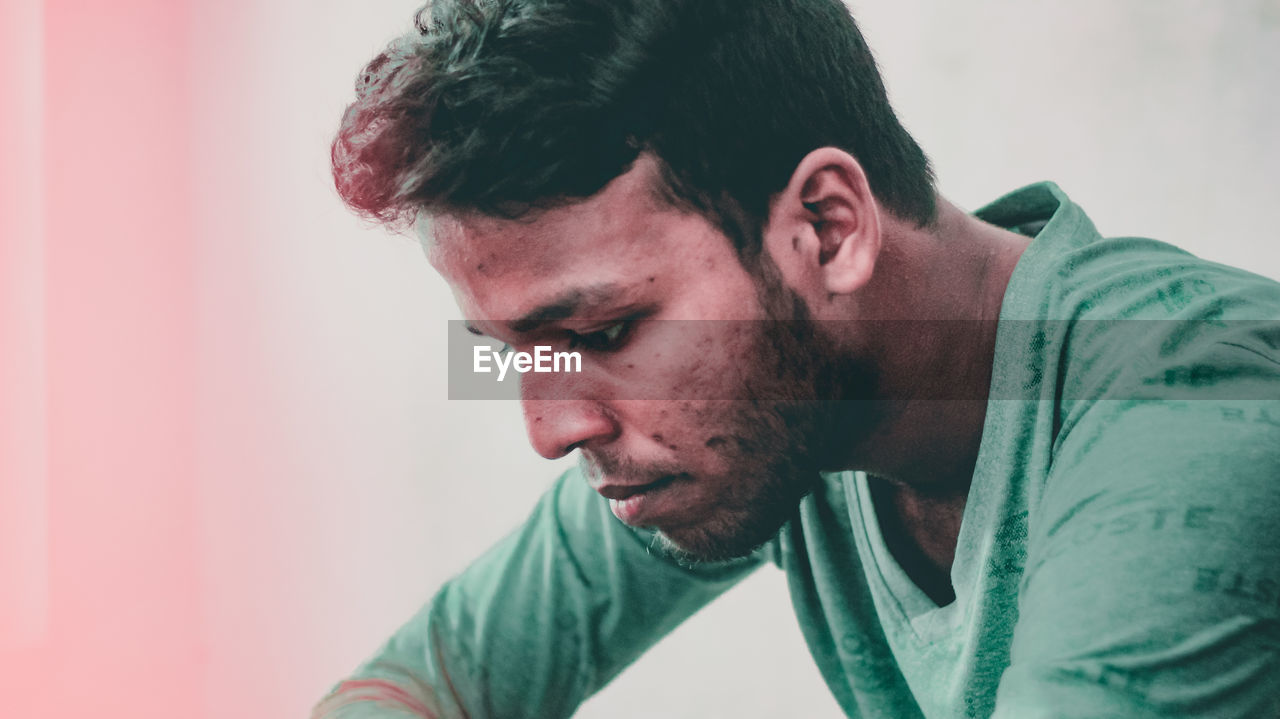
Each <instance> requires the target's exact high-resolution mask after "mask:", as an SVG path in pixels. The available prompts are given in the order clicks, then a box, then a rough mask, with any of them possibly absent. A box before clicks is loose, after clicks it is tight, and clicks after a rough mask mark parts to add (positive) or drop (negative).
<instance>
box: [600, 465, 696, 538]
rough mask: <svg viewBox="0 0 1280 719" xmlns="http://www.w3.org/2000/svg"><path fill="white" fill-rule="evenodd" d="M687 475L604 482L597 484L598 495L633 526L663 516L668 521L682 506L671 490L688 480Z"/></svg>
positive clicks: (647, 523)
mask: <svg viewBox="0 0 1280 719" xmlns="http://www.w3.org/2000/svg"><path fill="white" fill-rule="evenodd" d="M687 478H688V475H686V474H669V475H667V476H665V477H662V478H660V479H657V480H655V481H653V482H646V483H644V484H618V483H615V482H605V483H604V484H602V485H600V486H599V487H596V488H595V489H596V491H597V492H599V493H600V495H601V496H603V497H606V498H607V499H608V500H609V508H610V509H611V510H613V514H614V516H615V517H617V518H618V519H620V520H622V522H623V523H624V524H629V525H631V526H633V527H640V526H654V525H656V524H660V523H661V520H662V519H663V518H667V519H668V520H669V519H671V518H672V516H674V515H678V514H679V513H680V510H681V509H683V503H682V502H680V501H679V497H678V494H679V493H678V492H675V493H673V492H672V491H670V490H671V489H672V488H673V487H675V486H678V485H679V484H680V480H681V479H687Z"/></svg>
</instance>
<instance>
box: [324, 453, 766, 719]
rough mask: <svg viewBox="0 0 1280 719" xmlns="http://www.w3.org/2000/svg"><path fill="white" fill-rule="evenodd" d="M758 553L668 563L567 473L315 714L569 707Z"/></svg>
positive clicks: (408, 718) (439, 718)
mask: <svg viewBox="0 0 1280 719" xmlns="http://www.w3.org/2000/svg"><path fill="white" fill-rule="evenodd" d="M758 564H759V560H758V559H754V558H753V559H751V560H745V561H742V562H736V563H733V564H728V565H710V564H708V565H702V566H699V567H697V568H687V567H682V566H679V565H677V564H676V563H674V562H672V561H671V560H669V559H667V558H665V557H663V556H661V555H660V553H659V552H657V551H656V550H654V551H651V549H650V545H649V542H648V540H647V538H646V537H645V536H644V535H643V534H641V533H637V532H635V531H633V530H631V529H629V528H627V527H626V526H624V525H623V524H621V523H620V522H619V521H618V520H617V519H616V518H614V516H613V514H612V513H611V512H610V510H609V506H608V503H607V501H605V500H604V499H603V498H601V497H600V496H598V495H596V494H595V493H594V492H592V491H591V490H590V488H589V487H587V484H586V481H585V480H584V479H583V478H582V476H581V475H580V473H579V472H578V471H577V470H576V469H575V470H571V471H569V472H567V473H566V474H565V475H563V476H562V477H560V479H559V480H557V481H556V483H555V485H553V487H552V488H551V490H550V491H548V492H547V493H546V494H545V495H544V496H543V498H542V499H541V500H540V501H539V502H538V504H537V506H536V507H535V509H534V511H533V514H532V516H531V517H530V518H529V520H528V521H527V522H526V523H525V524H524V525H523V526H522V527H521V528H520V529H519V530H517V531H516V532H515V533H513V534H511V535H510V536H508V537H507V538H506V539H504V540H503V541H502V542H500V543H499V544H498V545H497V546H495V547H494V548H492V549H491V550H489V551H488V552H486V553H485V554H484V555H483V556H481V557H480V558H479V559H478V560H476V561H475V562H474V563H473V564H472V565H471V566H470V567H468V568H467V569H466V570H465V571H464V572H463V573H462V574H461V575H459V576H458V577H455V578H454V579H452V580H450V581H449V582H447V583H446V584H445V585H444V587H442V588H441V589H440V591H439V592H438V593H437V594H436V595H435V597H434V598H433V599H432V600H431V601H430V602H429V603H428V604H427V605H426V606H424V607H423V608H422V609H421V610H420V611H419V612H418V613H417V614H416V615H415V616H414V617H413V618H412V619H410V620H409V622H408V623H406V624H405V625H404V626H403V627H402V628H401V629H400V630H399V631H397V632H396V633H395V635H393V636H392V637H391V638H390V640H388V641H387V642H386V643H385V644H384V645H383V646H382V647H381V648H380V649H379V650H378V651H377V652H376V653H375V654H374V655H373V656H372V657H371V658H369V659H368V660H367V661H366V662H365V663H364V664H362V665H361V666H360V667H359V668H358V669H357V670H356V672H355V673H354V674H353V675H352V676H351V677H350V678H348V679H347V680H346V681H344V682H342V683H340V684H338V685H337V686H336V687H335V688H334V690H333V691H332V692H331V693H330V694H329V696H327V697H326V698H325V699H324V700H323V701H321V702H320V704H318V705H317V706H316V708H315V710H314V712H313V714H312V719H424V718H427V717H429V718H431V719H443V718H446V717H447V718H449V719H453V718H455V717H468V718H469V719H483V718H486V717H502V718H503V719H508V718H511V717H538V719H553V718H554V717H567V716H569V715H570V714H572V713H573V711H574V710H575V709H576V708H577V707H578V705H579V704H580V703H581V702H582V701H583V700H585V699H586V698H587V697H589V696H590V695H591V694H592V693H594V692H595V691H596V690H598V689H599V688H601V687H602V686H604V685H605V684H606V683H607V682H608V681H609V680H611V679H612V678H613V677H614V676H616V675H617V674H618V673H619V672H620V671H622V669H623V668H625V667H626V666H627V665H628V664H630V663H631V662H632V661H634V660H635V659H636V658H637V657H639V656H640V654H641V653H643V652H644V651H645V650H646V649H648V648H649V647H650V646H652V645H653V644H654V643H655V642H656V641H657V640H658V639H660V638H661V637H662V636H663V635H665V634H666V633H668V632H669V631H671V630H672V629H673V628H675V626H676V625H678V624H679V623H680V622H681V621H683V620H684V619H685V618H687V617H688V616H689V615H691V614H693V613H694V612H695V611H697V609H698V608H700V607H701V606H703V605H705V604H706V603H707V602H709V601H711V600H712V599H713V598H715V597H716V596H717V595H719V594H720V593H721V592H723V591H724V590H726V589H728V588H729V587H730V586H732V585H733V584H734V583H736V582H737V581H738V580H740V579H742V578H743V577H745V576H746V575H747V574H748V573H749V572H750V571H751V570H752V569H753V568H755V567H756V566H758Z"/></svg>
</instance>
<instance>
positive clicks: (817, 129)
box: [333, 0, 936, 558]
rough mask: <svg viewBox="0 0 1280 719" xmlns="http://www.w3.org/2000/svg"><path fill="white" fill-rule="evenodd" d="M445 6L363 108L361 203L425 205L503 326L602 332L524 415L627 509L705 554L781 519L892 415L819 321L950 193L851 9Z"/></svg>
mask: <svg viewBox="0 0 1280 719" xmlns="http://www.w3.org/2000/svg"><path fill="white" fill-rule="evenodd" d="M419 30H420V33H419V34H418V35H416V36H414V37H411V38H407V39H402V40H401V41H399V42H397V43H396V44H395V45H393V46H392V48H391V49H390V50H388V51H387V52H386V53H384V54H383V55H381V56H379V58H377V59H375V60H374V62H373V63H371V64H370V66H369V67H368V68H367V70H366V73H365V75H364V76H363V77H362V79H361V82H360V84H359V86H358V95H359V97H358V99H357V101H356V102H355V103H354V104H353V105H352V106H351V108H349V109H348V111H347V114H346V116H345V117H344V121H343V126H342V130H341V132H340V134H339V137H338V138H337V140H336V141H335V143H334V151H333V155H334V169H335V177H336V179H337V184H338V188H339V190H340V192H341V193H342V195H343V197H344V199H346V200H347V202H348V204H350V205H351V206H352V207H354V208H356V209H357V210H359V211H361V212H363V213H366V214H368V215H370V216H373V217H376V218H379V219H381V220H383V221H386V222H390V223H396V222H403V223H407V222H409V221H412V220H420V219H422V218H427V221H426V222H424V223H423V224H422V225H421V226H422V227H424V228H426V237H425V238H424V239H425V240H426V241H427V244H428V250H429V253H430V255H431V259H432V263H433V264H434V265H435V266H436V268H437V269H439V270H440V271H441V273H442V274H443V275H444V276H445V278H446V279H447V280H448V281H449V282H450V284H451V285H452V286H453V288H454V290H455V293H456V295H457V297H458V300H459V303H460V305H461V306H462V309H463V311H464V314H465V315H466V316H467V317H468V318H469V319H470V321H471V322H472V324H473V325H474V326H475V327H476V329H477V330H478V331H481V332H484V333H486V334H490V335H493V336H495V337H498V338H500V339H502V340H504V341H507V342H508V343H510V344H512V345H515V346H517V347H521V346H528V345H531V344H533V343H535V342H536V343H539V344H559V347H568V348H575V349H579V350H581V351H583V352H584V353H586V354H587V356H588V358H587V362H585V363H584V364H585V365H586V367H587V369H586V371H585V372H584V373H583V374H582V375H580V376H573V377H572V378H569V377H566V376H552V377H547V376H540V375H529V376H527V377H526V378H525V379H526V381H525V383H524V386H523V387H522V392H523V394H524V398H525V418H526V423H527V426H528V429H529V434H530V438H531V440H532V442H533V444H534V446H535V449H537V450H538V451H539V452H540V453H541V454H543V455H544V456H547V457H558V456H562V455H564V454H567V453H568V452H570V451H572V450H573V449H581V450H582V454H583V458H584V460H586V463H587V466H588V474H589V476H590V477H591V480H592V483H593V486H595V487H596V489H597V490H598V491H600V493H601V494H603V495H605V496H607V497H609V498H610V499H611V500H612V503H613V507H614V511H615V513H616V514H617V515H618V516H619V517H620V518H621V519H623V520H624V521H627V522H628V523H631V524H637V525H645V526H652V527H655V528H657V529H659V530H660V533H661V536H663V537H665V538H666V539H667V540H668V543H669V544H671V545H672V546H673V547H674V548H676V549H678V550H682V551H684V552H685V553H687V554H689V555H691V556H694V557H701V558H725V557H731V556H741V555H743V554H745V553H747V552H749V551H751V549H753V548H754V547H755V546H758V545H759V544H760V543H762V542H764V541H766V540H768V539H769V538H770V536H772V534H773V533H775V532H776V531H777V529H778V527H779V526H780V525H781V524H782V522H783V521H784V520H785V519H786V517H787V516H789V514H790V513H791V512H792V511H793V509H794V507H795V503H796V502H797V501H798V500H799V498H800V497H801V496H803V494H804V493H805V492H807V491H809V490H810V489H811V488H812V487H813V486H815V484H816V482H817V481H818V474H817V473H818V471H819V470H820V469H823V468H831V467H832V466H833V465H834V464H836V463H838V462H839V461H841V459H842V458H843V457H844V456H845V455H846V454H847V452H848V450H849V445H850V444H851V443H852V442H853V440H854V439H855V438H856V435H857V433H858V432H859V431H865V429H866V427H867V426H869V425H870V424H871V422H870V420H868V418H866V417H850V413H849V412H848V411H847V410H848V403H843V404H842V403H841V402H840V400H847V399H861V398H865V397H868V396H871V395H873V394H874V392H873V388H874V385H875V381H876V376H875V373H874V371H873V370H872V365H871V364H869V363H867V362H864V361H862V360H860V359H859V356H860V354H859V351H858V350H859V348H858V347H857V346H856V340H851V339H850V338H849V337H836V336H832V335H830V334H829V333H827V332H823V331H819V328H818V327H817V325H816V323H815V322H813V321H812V320H813V319H824V318H830V317H831V316H833V315H838V316H848V315H847V313H846V314H844V315H839V313H834V312H833V311H832V310H831V307H832V306H833V305H834V303H835V302H836V300H835V299H833V298H837V297H846V296H851V295H853V294H854V293H856V292H857V291H858V290H859V289H860V288H862V287H863V285H865V283H866V282H867V279H868V278H869V277H870V274H871V271H872V269H873V267H874V265H875V262H876V257H877V253H878V251H879V246H880V245H879V243H880V226H879V222H880V218H881V217H882V216H884V217H887V216H892V217H893V218H896V219H897V220H899V221H901V222H904V223H907V224H910V225H914V226H922V225H927V224H929V223H931V222H932V221H933V219H934V215H935V211H936V210H935V207H934V196H933V189H932V178H931V176H930V172H929V168H928V164H927V161H926V160H925V158H924V155H923V154H922V153H921V151H920V150H919V148H918V147H917V146H916V144H915V143H914V142H913V141H912V140H911V138H910V137H909V136H908V135H907V134H906V132H905V131H904V130H903V129H902V128H901V126H900V125H899V124H898V122H897V120H896V118H894V116H893V113H892V111H891V110H890V108H889V105H888V102H887V100H886V99H885V96H884V88H883V86H882V84H881V81H880V79H879V76H878V74H877V73H876V70H875V65H874V62H873V61H872V59H871V56H870V54H869V52H868V50H867V48H866V46H865V44H864V43H863V41H862V38H861V36H860V35H859V34H858V31H857V29H856V27H855V26H854V24H853V22H852V20H851V19H850V18H849V16H848V13H847V11H846V10H845V8H844V6H843V5H841V4H840V3H839V2H838V1H837V0H785V1H784V0H666V1H664V2H652V1H648V2H642V1H641V0H526V1H517V0H508V1H503V0H493V1H492V2H482V1H481V2H458V1H456V0H455V1H452V2H449V1H445V0H442V1H441V2H437V3H435V4H433V5H431V6H429V7H428V9H427V10H426V11H424V14H423V15H421V16H420V18H419ZM559 347H558V348H559ZM655 397H657V398H660V399H656V400H655V399H653V398H655Z"/></svg>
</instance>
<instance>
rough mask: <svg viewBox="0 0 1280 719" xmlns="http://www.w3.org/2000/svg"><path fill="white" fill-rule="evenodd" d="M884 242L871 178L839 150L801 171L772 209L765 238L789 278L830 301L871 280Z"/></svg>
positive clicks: (808, 160) (819, 154)
mask: <svg viewBox="0 0 1280 719" xmlns="http://www.w3.org/2000/svg"><path fill="white" fill-rule="evenodd" d="M880 239H881V238H880V215H879V207H878V206H877V204H876V201H875V197H874V196H873V195H872V194H871V187H870V186H869V185H868V184H867V176H866V173H864V172H863V171H862V165H860V164H859V163H858V161H857V160H855V159H854V158H853V156H852V155H850V154H849V153H847V152H845V151H844V150H840V149H838V148H834V147H823V148H820V149H817V150H814V151H813V152H811V153H809V154H808V155H805V157H804V159H802V160H801V161H800V164H799V165H797V166H796V169H795V172H794V173H792V176H791V180H790V181H789V182H788V183H787V186H786V188H785V189H783V190H782V192H781V193H779V194H778V195H777V196H775V197H774V199H773V202H772V203H771V206H770V211H769V225H768V228H767V229H766V234H765V240H766V245H767V249H768V250H769V251H771V252H772V254H773V259H774V261H775V262H776V263H777V264H778V266H779V267H780V268H781V269H782V271H783V274H784V276H786V275H791V276H792V277H793V278H794V279H793V282H794V283H795V284H796V285H797V286H800V287H806V286H807V287H810V288H812V289H814V290H817V289H819V287H820V288H821V290H822V291H823V292H825V293H826V294H827V295H829V296H830V295H847V294H850V293H852V292H855V291H857V290H858V289H860V288H861V287H862V286H863V285H865V284H866V283H867V281H868V280H870V279H871V275H872V273H873V272H874V271H875V266H876V260H877V258H878V257H879V255H880ZM797 280H798V281H797Z"/></svg>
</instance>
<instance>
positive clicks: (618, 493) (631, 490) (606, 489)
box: [595, 475, 675, 501]
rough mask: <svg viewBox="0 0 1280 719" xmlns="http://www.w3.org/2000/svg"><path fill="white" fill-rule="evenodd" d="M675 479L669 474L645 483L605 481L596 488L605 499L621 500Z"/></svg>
mask: <svg viewBox="0 0 1280 719" xmlns="http://www.w3.org/2000/svg"><path fill="white" fill-rule="evenodd" d="M673 479H675V477H674V476H673V475H667V476H666V477H661V478H659V479H656V480H654V481H652V482H646V483H644V484H619V483H616V482H605V483H604V484H602V485H600V486H598V487H595V490H596V491H597V492H599V493H600V496H602V497H604V498H605V499H613V500H619V501H621V500H623V499H627V498H628V497H632V496H635V495H637V494H642V493H644V492H648V491H649V490H652V489H657V488H658V487H659V486H661V485H664V484H667V483H669V482H671V480H673Z"/></svg>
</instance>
